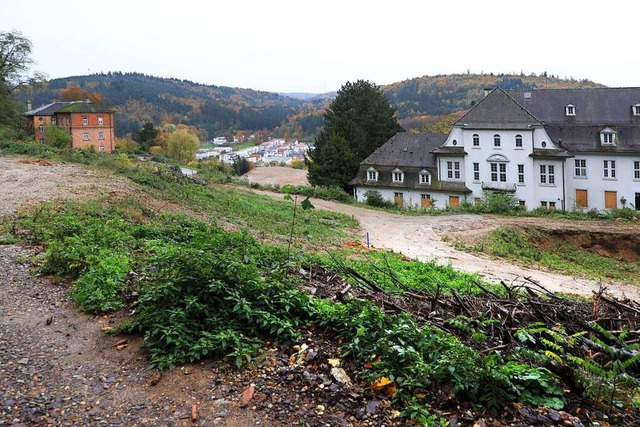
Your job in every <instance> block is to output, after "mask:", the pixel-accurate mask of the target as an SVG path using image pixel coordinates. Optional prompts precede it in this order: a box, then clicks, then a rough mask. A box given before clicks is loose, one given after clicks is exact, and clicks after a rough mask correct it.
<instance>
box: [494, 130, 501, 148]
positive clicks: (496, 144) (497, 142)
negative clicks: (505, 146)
mask: <svg viewBox="0 0 640 427" xmlns="http://www.w3.org/2000/svg"><path fill="white" fill-rule="evenodd" d="M501 145H502V142H500V135H498V134H497V133H496V134H495V135H493V148H500V147H501Z"/></svg>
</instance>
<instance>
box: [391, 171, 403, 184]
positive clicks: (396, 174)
mask: <svg viewBox="0 0 640 427" xmlns="http://www.w3.org/2000/svg"><path fill="white" fill-rule="evenodd" d="M391 181H393V182H395V183H397V184H401V183H403V182H404V172H402V171H401V170H400V169H396V170H394V171H393V172H391Z"/></svg>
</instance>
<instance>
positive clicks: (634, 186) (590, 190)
mask: <svg viewBox="0 0 640 427" xmlns="http://www.w3.org/2000/svg"><path fill="white" fill-rule="evenodd" d="M575 159H581V160H582V159H583V160H586V167H587V176H586V178H581V177H576V176H575ZM575 159H569V160H567V170H566V177H567V210H573V209H580V208H577V207H576V190H577V189H578V190H587V197H588V200H587V201H588V206H587V207H586V208H582V209H580V210H589V209H598V210H604V209H605V203H604V193H605V191H615V192H616V201H617V205H618V206H617V207H619V208H621V207H622V204H621V203H620V199H621V198H622V197H624V198H625V199H627V207H631V206H630V205H631V204H633V205H634V206H633V207H634V208H636V209H638V208H640V206H639V207H636V206H635V204H636V197H635V195H636V193H640V179H635V178H634V161H640V155H638V156H626V155H620V154H576V156H575ZM604 160H615V162H616V167H615V171H616V177H615V178H614V179H612V178H604Z"/></svg>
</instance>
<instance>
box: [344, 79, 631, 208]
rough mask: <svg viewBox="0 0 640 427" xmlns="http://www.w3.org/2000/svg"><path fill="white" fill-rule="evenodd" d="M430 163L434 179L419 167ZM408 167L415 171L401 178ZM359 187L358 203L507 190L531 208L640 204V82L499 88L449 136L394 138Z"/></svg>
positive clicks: (455, 201) (472, 199)
mask: <svg viewBox="0 0 640 427" xmlns="http://www.w3.org/2000/svg"><path fill="white" fill-rule="evenodd" d="M437 137H441V138H442V139H441V140H439V141H438V138H437ZM427 169H428V170H429V171H430V173H431V175H432V176H431V181H430V182H429V183H428V184H425V183H423V182H421V180H420V179H418V175H417V174H418V171H420V170H427ZM403 171H404V172H407V174H408V176H410V177H411V178H410V179H406V180H404V181H399V180H398V179H397V177H399V173H401V172H403ZM409 171H410V172H409ZM374 172H375V174H374V175H375V179H370V177H371V176H373V175H371V174H372V173H374ZM351 185H353V187H354V196H355V197H356V198H357V200H358V201H365V193H366V192H367V191H368V190H375V191H377V192H379V193H380V194H381V195H382V196H383V197H384V198H385V199H386V200H388V201H391V202H394V201H395V202H396V203H402V204H403V205H405V206H407V205H408V206H414V207H420V206H422V207H425V206H426V205H430V206H433V205H435V207H436V208H444V207H456V206H458V205H459V204H460V203H462V202H463V201H466V202H467V203H471V204H477V203H479V202H480V201H481V200H482V199H483V197H484V196H485V195H486V192H487V191H503V192H509V193H512V194H513V195H514V197H515V198H516V199H517V200H519V201H520V205H521V206H522V207H524V208H526V209H529V210H531V209H537V208H543V209H558V210H579V211H587V210H591V209H597V210H609V209H615V208H622V207H631V208H634V209H636V210H640V88H591V89H557V90H551V89H548V90H546V89H541V90H532V91H531V92H529V91H527V92H522V93H520V92H519V91H512V92H510V93H507V92H505V91H503V90H501V89H495V90H493V91H492V92H491V93H489V94H488V95H486V96H485V98H484V99H483V100H482V101H480V102H479V103H477V104H476V105H475V106H474V107H473V108H472V109H471V110H469V112H467V113H466V114H465V115H464V116H462V117H461V118H460V119H459V120H458V121H457V122H456V123H455V124H454V126H453V129H452V130H451V132H450V133H449V134H448V135H428V134H423V135H421V136H417V135H408V134H398V135H396V136H394V137H392V138H391V139H390V140H389V141H388V142H387V143H386V144H385V145H383V146H382V147H380V148H379V149H378V150H376V152H374V153H373V154H372V155H371V156H369V157H368V158H367V159H365V161H363V162H362V163H361V165H360V169H359V171H358V176H356V178H354V179H353V180H352V182H351ZM425 198H428V199H430V201H431V202H430V203H429V202H428V203H425ZM433 201H435V203H433Z"/></svg>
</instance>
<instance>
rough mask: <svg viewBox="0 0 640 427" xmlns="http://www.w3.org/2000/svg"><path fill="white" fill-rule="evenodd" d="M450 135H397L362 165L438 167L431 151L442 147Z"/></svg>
mask: <svg viewBox="0 0 640 427" xmlns="http://www.w3.org/2000/svg"><path fill="white" fill-rule="evenodd" d="M447 136H448V135H445V134H410V133H404V132H402V133H397V134H395V135H394V136H392V137H391V139H389V141H387V142H386V143H384V144H383V145H382V146H381V147H379V148H378V149H377V150H376V151H374V152H373V154H371V155H370V156H369V157H367V158H366V159H364V161H363V162H362V165H387V166H394V167H395V166H404V167H427V166H432V167H435V166H436V159H435V156H434V155H433V154H431V153H430V151H431V150H433V149H435V148H437V147H438V146H440V145H442V144H443V143H444V142H445V141H446V139H447Z"/></svg>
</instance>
